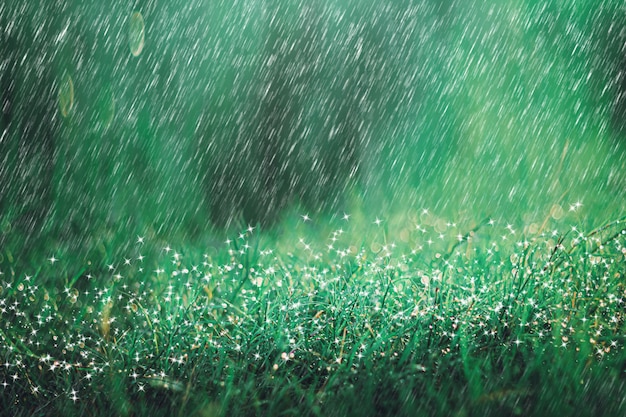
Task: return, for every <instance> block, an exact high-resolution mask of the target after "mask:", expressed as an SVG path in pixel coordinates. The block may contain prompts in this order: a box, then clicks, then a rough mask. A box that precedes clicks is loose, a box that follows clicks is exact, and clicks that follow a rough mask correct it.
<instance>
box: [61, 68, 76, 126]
mask: <svg viewBox="0 0 626 417" xmlns="http://www.w3.org/2000/svg"><path fill="white" fill-rule="evenodd" d="M73 107H74V81H72V76H71V75H70V74H69V73H67V72H66V73H65V75H64V76H63V78H62V79H61V84H60V85H59V110H60V111H61V115H62V116H63V117H67V116H69V114H70V112H71V111H72V108H73Z"/></svg>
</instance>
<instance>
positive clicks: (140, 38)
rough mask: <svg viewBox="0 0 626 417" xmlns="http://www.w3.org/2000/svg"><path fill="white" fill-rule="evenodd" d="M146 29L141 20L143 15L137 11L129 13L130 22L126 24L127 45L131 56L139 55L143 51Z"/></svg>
mask: <svg viewBox="0 0 626 417" xmlns="http://www.w3.org/2000/svg"><path fill="white" fill-rule="evenodd" d="M145 34H146V29H145V25H144V22H143V16H142V15H141V13H139V12H134V13H133V14H132V15H130V22H129V25H128V46H129V47H130V53H131V54H133V56H139V55H140V54H141V51H143V46H144V42H145Z"/></svg>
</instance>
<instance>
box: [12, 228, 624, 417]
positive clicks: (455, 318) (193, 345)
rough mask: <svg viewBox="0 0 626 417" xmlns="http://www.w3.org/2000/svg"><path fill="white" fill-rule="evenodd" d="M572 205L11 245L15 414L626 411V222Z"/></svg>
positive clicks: (546, 413)
mask: <svg viewBox="0 0 626 417" xmlns="http://www.w3.org/2000/svg"><path fill="white" fill-rule="evenodd" d="M421 219H422V220H424V217H423V216H422V217H421ZM568 219H569V220H562V222H561V223H559V224H553V223H552V222H551V221H550V222H548V221H546V222H545V223H544V224H543V225H539V224H537V225H533V226H532V227H526V228H523V229H526V230H525V231H524V230H516V229H515V228H514V227H512V226H509V225H507V224H506V223H504V224H500V222H495V223H494V222H489V221H487V220H488V219H487V220H486V221H484V222H481V223H477V224H470V223H468V225H467V226H462V227H461V226H457V225H455V224H452V223H448V222H442V221H439V220H436V219H435V220H433V219H427V220H426V221H425V222H424V223H420V224H417V222H413V223H410V224H409V225H408V226H407V228H405V229H402V230H403V231H401V232H400V236H398V239H397V240H394V239H393V237H392V236H391V234H390V233H389V231H388V230H386V229H385V225H384V224H381V225H380V226H377V225H372V224H370V223H371V222H369V221H368V222H367V223H368V226H367V227H365V226H363V225H364V224H365V223H364V222H360V223H357V224H360V225H361V227H357V226H353V227H348V226H349V224H350V222H345V221H344V222H343V223H342V220H341V219H339V218H337V219H334V220H332V221H329V225H330V226H332V228H334V226H335V225H336V226H337V227H336V228H334V230H333V229H331V232H330V234H329V236H328V240H326V241H324V240H323V239H319V238H312V236H313V233H314V230H318V231H319V230H320V229H323V228H322V227H321V225H317V226H314V225H310V224H308V223H307V222H302V221H300V222H299V223H297V224H296V223H294V224H293V227H292V228H291V229H290V230H291V232H290V233H287V232H286V231H285V234H284V235H283V236H282V237H276V236H274V237H271V236H270V235H269V234H265V233H262V232H259V231H258V229H252V228H250V229H246V230H243V231H242V232H241V233H235V234H234V235H233V236H231V237H230V239H229V240H228V242H227V243H221V242H220V243H219V244H215V245H214V246H213V247H209V246H207V247H204V248H196V247H184V246H180V247H178V246H176V247H175V245H174V244H172V247H170V246H168V245H167V244H166V243H163V242H160V241H158V240H157V239H156V238H155V239H151V238H150V237H145V238H144V239H135V237H134V236H131V237H129V238H130V241H129V242H126V244H125V245H122V246H123V248H124V249H123V250H124V253H123V254H119V253H116V252H115V251H114V250H111V249H110V248H107V247H106V245H104V244H101V245H100V246H99V247H94V248H87V249H86V250H85V251H84V253H83V254H81V255H80V256H78V255H74V256H72V255H70V252H67V251H65V252H64V251H63V249H61V248H58V250H56V251H53V252H50V253H47V254H45V255H44V254H43V253H42V254H41V255H40V256H41V259H40V261H39V262H33V261H30V260H29V261H28V262H24V263H20V260H19V259H15V258H14V256H13V255H12V254H11V252H10V248H9V247H4V248H0V250H1V254H2V257H1V259H0V271H2V275H0V283H1V289H0V361H1V362H2V363H1V364H0V394H1V395H0V409H1V410H3V412H4V413H5V414H7V415H66V416H72V415H87V416H88V415H128V416H142V415H150V416H158V415H164V416H171V415H175V416H176V415H180V416H187V415H196V416H222V415H224V416H232V415H237V416H238V415H241V416H248V415H271V416H288V415H300V416H318V415H319V416H328V415H331V416H333V415H355V416H368V415H393V416H403V415H406V416H421V415H424V416H433V415H449V416H491V415H493V416H506V415H525V416H528V415H531V416H534V415H536V416H551V415H555V416H556V415H559V416H560V415H577V416H594V415H623V414H624V413H625V412H626V386H625V384H626V352H625V351H624V346H625V344H626V340H625V336H624V335H625V334H626V332H625V326H624V315H625V314H626V279H625V273H626V259H625V258H626V220H625V219H624V218H622V219H619V220H615V221H612V222H608V223H606V224H603V225H601V226H600V227H597V228H595V229H593V228H590V229H589V230H587V231H583V230H582V228H581V226H580V224H581V223H580V222H579V224H572V223H573V221H571V218H568ZM353 220H354V219H351V220H350V221H353ZM431 220H432V221H431ZM355 221H356V220H355ZM568 222H569V223H568ZM341 225H345V230H346V231H345V232H344V231H343V229H341ZM324 227H329V226H328V225H324ZM361 229H362V233H361ZM365 229H367V233H366V232H365ZM309 237H311V239H309ZM141 240H143V241H141ZM309 240H310V242H309ZM181 244H182V243H181ZM118 252H119V251H118ZM57 258H58V259H57ZM29 259H30V258H29Z"/></svg>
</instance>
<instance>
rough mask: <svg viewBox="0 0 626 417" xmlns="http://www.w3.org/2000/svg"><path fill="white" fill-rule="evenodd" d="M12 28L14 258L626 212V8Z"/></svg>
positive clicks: (87, 14)
mask: <svg viewBox="0 0 626 417" xmlns="http://www.w3.org/2000/svg"><path fill="white" fill-rule="evenodd" d="M133 12H140V13H141V14H142V16H143V18H144V22H145V46H144V49H143V51H142V53H141V54H140V55H139V56H137V57H135V56H133V55H132V54H131V53H130V49H129V23H130V18H131V15H132V13H133ZM0 29H1V30H0V36H1V43H0V58H1V60H2V61H1V66H0V77H1V79H0V86H1V92H2V118H1V119H0V132H2V133H1V137H0V164H1V165H0V223H1V226H2V230H1V231H0V232H1V234H0V244H3V245H12V246H13V247H15V248H18V249H14V250H16V251H28V250H32V248H33V247H37V246H38V245H39V246H46V245H61V246H63V245H65V246H68V247H70V248H73V249H79V248H84V247H89V246H93V245H95V243H94V242H100V241H112V240H115V239H121V240H126V239H130V240H133V239H134V237H135V236H136V235H149V236H158V237H160V238H163V239H179V240H185V241H188V242H195V241H202V240H205V239H206V236H209V235H212V234H214V233H215V231H216V230H222V229H223V228H224V227H230V226H233V225H237V226H238V225H244V224H246V223H252V224H255V223H261V224H262V225H263V226H264V227H266V228H268V227H273V226H276V225H277V224H280V223H281V221H283V220H282V219H283V218H284V217H285V216H287V213H290V212H297V213H303V212H309V213H310V214H311V215H313V216H317V217H318V218H319V217H322V216H331V215H333V214H336V213H339V214H340V215H341V214H342V213H343V212H344V211H346V212H350V213H360V214H361V218H363V219H366V221H367V222H368V223H370V222H371V219H373V218H375V217H377V216H381V217H384V218H385V219H392V218H395V217H399V218H409V219H410V218H411V216H412V215H413V214H412V213H415V212H417V211H418V210H420V209H422V208H423V207H427V208H429V209H431V210H432V211H434V212H436V213H438V214H440V215H442V216H450V217H458V216H463V217H465V218H475V219H477V220H479V219H481V218H482V217H483V216H486V215H489V216H495V217H503V218H508V219H511V220H512V221H520V222H531V221H537V219H539V221H540V220H541V219H543V218H544V217H545V216H546V215H550V213H552V214H555V213H556V217H559V215H558V212H559V210H558V209H559V208H562V209H563V210H564V211H567V210H568V207H569V205H570V204H573V203H575V202H577V201H580V202H582V203H583V204H584V206H583V207H584V210H585V213H586V214H587V215H588V216H590V217H592V218H594V217H599V218H601V219H602V220H604V219H605V218H606V217H607V216H610V215H611V214H612V213H615V212H619V211H622V210H623V203H624V195H625V190H626V187H625V185H626V158H625V148H626V138H625V137H624V136H625V135H626V118H625V116H626V99H625V98H624V94H626V78H625V77H626V76H625V75H624V70H625V69H626V62H625V57H626V51H625V50H624V48H625V46H624V45H625V44H626V11H625V9H624V7H623V4H622V2H621V1H604V2H598V1H591V0H585V1H583V0H581V1H573V2H572V1H551V2H545V1H531V0H522V1H460V0H459V1H453V0H394V1H390V0H389V1H385V0H376V1H374V0H358V1H357V0H327V1H322V0H308V1H301V2H298V1H291V0H266V1H259V0H229V1H218V0H211V1H209V0H190V1H172V0H153V1H136V2H125V1H115V2H103V1H73V2H72V1H45V2H44V1H40V2H30V1H29V2H25V1H12V0H9V1H4V2H2V4H1V5H0ZM66 74H69V75H70V77H71V78H72V80H73V84H74V91H75V98H74V104H73V108H72V110H71V112H70V114H69V115H68V116H67V117H63V116H62V115H61V111H60V108H59V100H58V94H59V89H60V88H62V81H63V79H64V77H65V76H66ZM555 207H556V210H555ZM355 217H356V216H355ZM120 236H123V237H122V238H120Z"/></svg>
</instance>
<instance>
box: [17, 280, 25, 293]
mask: <svg viewBox="0 0 626 417" xmlns="http://www.w3.org/2000/svg"><path fill="white" fill-rule="evenodd" d="M17 290H18V291H24V283H23V282H20V283H19V284H18V285H17Z"/></svg>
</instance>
